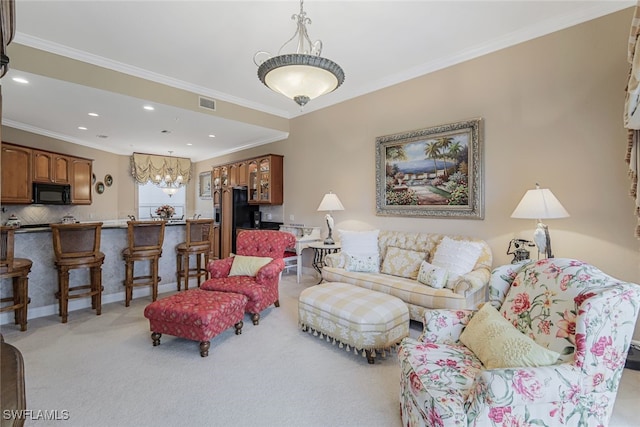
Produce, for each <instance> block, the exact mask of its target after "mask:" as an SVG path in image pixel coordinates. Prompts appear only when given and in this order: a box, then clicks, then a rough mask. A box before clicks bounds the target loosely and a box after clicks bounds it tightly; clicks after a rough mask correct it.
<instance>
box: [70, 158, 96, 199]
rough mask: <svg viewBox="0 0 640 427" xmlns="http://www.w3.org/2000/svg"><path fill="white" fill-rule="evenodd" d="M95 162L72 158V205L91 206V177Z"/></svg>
mask: <svg viewBox="0 0 640 427" xmlns="http://www.w3.org/2000/svg"><path fill="white" fill-rule="evenodd" d="M92 167H93V160H89V159H81V158H71V167H70V170H71V173H70V176H71V203H72V204H74V205H90V204H91V201H92V199H91V195H92V192H91V175H92Z"/></svg>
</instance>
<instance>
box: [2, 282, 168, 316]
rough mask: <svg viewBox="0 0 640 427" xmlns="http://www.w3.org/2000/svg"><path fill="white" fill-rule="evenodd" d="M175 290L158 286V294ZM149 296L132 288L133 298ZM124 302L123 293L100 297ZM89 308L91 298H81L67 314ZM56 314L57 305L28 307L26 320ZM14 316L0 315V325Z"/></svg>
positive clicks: (144, 290) (148, 291)
mask: <svg viewBox="0 0 640 427" xmlns="http://www.w3.org/2000/svg"><path fill="white" fill-rule="evenodd" d="M176 290H177V283H176V282H173V283H164V284H162V285H159V286H158V294H162V293H165V292H173V291H176ZM148 296H151V288H150V287H144V288H134V289H133V298H134V299H136V298H142V297H148ZM119 301H124V291H122V292H117V293H115V294H109V295H102V304H103V305H104V304H109V303H112V302H119ZM89 307H91V298H83V299H79V300H72V301H69V313H71V312H72V311H76V310H82V309H85V308H89ZM57 314H58V304H51V305H45V306H42V307H35V308H31V307H29V308H28V309H27V320H28V319H37V318H38V317H46V316H53V315H57ZM13 319H14V315H13V311H8V312H5V313H2V314H0V325H6V324H10V323H13Z"/></svg>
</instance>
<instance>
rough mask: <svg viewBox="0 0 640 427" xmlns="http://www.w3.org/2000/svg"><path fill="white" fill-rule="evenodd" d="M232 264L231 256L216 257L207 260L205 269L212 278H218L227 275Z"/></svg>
mask: <svg viewBox="0 0 640 427" xmlns="http://www.w3.org/2000/svg"><path fill="white" fill-rule="evenodd" d="M232 264H233V257H229V258H224V259H216V260H213V261H209V264H207V270H209V274H210V275H211V278H212V279H220V278H222V277H228V276H229V272H231V265H232Z"/></svg>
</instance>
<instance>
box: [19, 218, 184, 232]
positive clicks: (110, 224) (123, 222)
mask: <svg viewBox="0 0 640 427" xmlns="http://www.w3.org/2000/svg"><path fill="white" fill-rule="evenodd" d="M127 221H129V220H127V219H116V220H104V221H99V220H95V221H80V223H83V222H85V223H89V222H102V229H112V228H122V229H126V228H127ZM185 224H186V221H185V220H175V221H174V220H169V221H167V224H166V225H167V227H170V226H173V225H185ZM43 231H51V227H49V226H45V225H43V226H42V227H33V226H30V225H29V224H25V225H24V226H21V227H20V228H18V229H17V230H16V234H18V233H37V232H43Z"/></svg>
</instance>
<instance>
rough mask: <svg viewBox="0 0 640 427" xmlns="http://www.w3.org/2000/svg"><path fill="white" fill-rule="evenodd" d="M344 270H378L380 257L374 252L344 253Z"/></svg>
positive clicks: (369, 271)
mask: <svg viewBox="0 0 640 427" xmlns="http://www.w3.org/2000/svg"><path fill="white" fill-rule="evenodd" d="M344 258H345V266H344V268H345V270H347V271H361V272H366V273H377V272H379V271H380V258H379V257H378V254H377V253H374V254H356V255H353V254H347V253H345V254H344Z"/></svg>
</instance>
